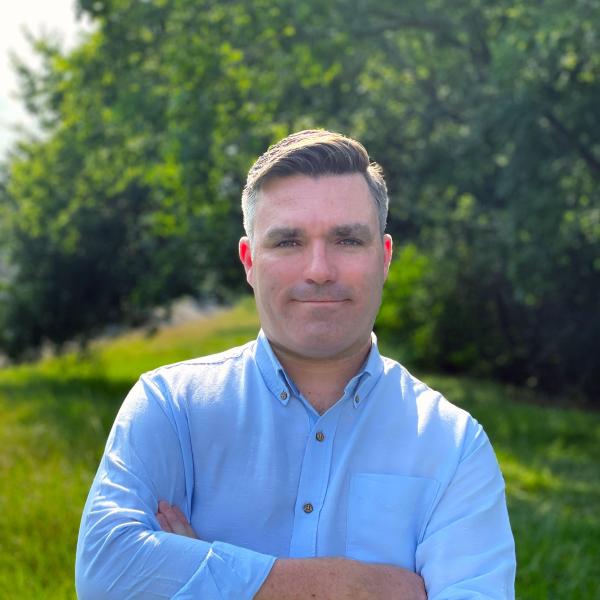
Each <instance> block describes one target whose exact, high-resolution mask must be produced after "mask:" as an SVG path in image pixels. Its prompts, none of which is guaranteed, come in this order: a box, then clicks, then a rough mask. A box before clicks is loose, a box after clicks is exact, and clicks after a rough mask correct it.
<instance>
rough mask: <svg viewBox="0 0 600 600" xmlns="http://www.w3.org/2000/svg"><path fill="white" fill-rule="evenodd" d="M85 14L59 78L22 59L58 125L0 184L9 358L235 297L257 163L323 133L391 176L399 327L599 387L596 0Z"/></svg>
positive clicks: (435, 342)
mask: <svg viewBox="0 0 600 600" xmlns="http://www.w3.org/2000/svg"><path fill="white" fill-rule="evenodd" d="M78 6H79V10H80V11H81V12H83V13H86V14H87V15H89V16H90V17H92V18H93V20H94V21H95V23H96V25H97V29H96V31H95V32H94V33H91V34H90V35H89V37H88V39H87V40H86V41H85V42H84V43H83V44H82V45H81V46H80V47H79V48H77V49H76V50H74V51H73V52H71V53H69V54H65V53H63V52H61V51H60V49H59V48H57V47H56V46H54V45H52V44H51V43H50V42H48V41H44V40H39V41H37V42H36V44H37V49H38V52H39V54H40V56H42V57H43V59H44V66H43V68H42V69H41V71H39V72H34V71H32V70H31V69H28V68H27V67H26V66H24V65H18V69H19V73H20V75H21V78H22V82H23V86H22V87H23V94H24V99H25V102H26V104H27V106H28V107H29V108H30V110H32V111H33V112H34V113H35V114H37V115H38V117H39V118H40V120H41V122H42V124H43V126H44V127H45V134H44V136H42V138H41V139H31V140H24V141H23V142H22V143H21V144H20V146H19V147H18V148H17V149H16V150H15V153H14V155H13V157H12V158H11V160H10V161H9V163H8V164H7V165H6V169H5V174H4V175H3V176H2V177H1V179H2V185H1V186H0V218H1V220H2V225H1V226H0V228H1V229H2V231H1V238H0V240H1V241H0V247H1V249H0V280H1V281H2V283H1V284H0V346H1V347H2V348H4V351H5V352H8V353H9V354H10V355H11V356H15V357H18V356H23V355H25V354H26V353H27V351H28V350H29V349H31V348H37V347H39V346H40V345H41V344H43V342H44V341H50V342H52V343H54V344H58V345H60V344H62V343H63V342H64V341H66V340H69V339H72V338H74V337H80V338H81V339H86V338H87V337H89V336H90V335H93V334H94V333H95V331H96V330H97V329H98V328H99V327H101V326H102V324H104V323H106V322H109V321H110V322H113V321H120V320H127V321H129V322H139V321H141V320H143V319H145V318H146V317H147V315H148V313H149V310H150V308H151V307H152V306H155V305H157V304H162V303H164V302H167V301H168V300H169V299H171V298H173V297H175V296H178V295H180V294H182V293H194V294H196V295H199V296H212V297H216V298H224V297H229V296H231V295H232V294H235V293H237V292H238V291H239V290H241V288H242V287H243V278H242V277H241V269H240V268H239V266H238V265H237V259H236V255H235V250H234V249H235V246H236V242H237V238H238V237H239V235H240V234H241V233H242V231H241V217H240V209H239V197H240V191H241V188H242V185H243V181H244V177H245V173H246V170H247V168H248V167H249V165H250V164H251V162H252V160H253V159H254V158H255V157H256V155H257V154H258V153H259V152H261V151H262V150H264V148H265V147H266V146H267V145H268V144H269V143H271V142H273V141H274V140H276V139H278V138H280V137H282V136H283V135H285V134H287V133H288V132H290V131H292V130H296V129H300V128H304V127H312V126H324V127H329V128H332V129H337V130H342V131H344V132H346V133H348V134H350V135H354V136H356V137H358V138H359V139H361V141H363V142H364V143H365V145H366V146H367V147H368V148H369V150H370V152H371V153H372V156H373V158H374V159H375V160H377V161H378V162H380V163H382V164H383V165H384V167H385V168H386V173H387V179H388V182H389V187H390V190H391V192H392V206H391V220H390V224H389V228H390V231H391V233H393V234H394V235H395V236H396V238H397V239H398V240H399V241H400V242H401V243H402V245H404V244H407V243H408V244H411V246H410V247H411V248H414V250H411V252H414V253H416V254H415V255H414V256H412V255H410V254H405V253H402V256H401V259H400V263H399V265H398V266H397V267H393V269H392V276H391V279H390V285H391V287H393V288H394V292H393V293H389V294H388V295H387V296H388V299H390V300H392V301H393V302H396V303H397V304H398V308H397V315H396V317H394V315H393V311H391V312H390V311H388V312H387V313H384V314H383V315H382V321H381V322H382V323H384V322H385V327H381V332H382V334H383V335H390V336H395V337H396V338H397V339H403V340H406V342H407V343H406V346H407V351H408V352H410V357H412V358H414V359H415V360H416V361H418V362H419V363H420V364H424V365H430V366H436V367H437V368H444V369H449V370H458V369H460V370H464V369H468V370H471V371H473V372H477V373H485V374H493V375H495V376H498V377H500V378H503V379H506V380H509V381H513V382H518V383H523V382H527V383H528V385H531V386H534V387H535V386H538V387H543V388H545V389H548V390H555V391H561V390H562V391H569V392H571V391H573V392H574V393H577V394H580V393H584V394H587V396H588V397H589V398H592V399H594V398H598V397H599V396H600V395H599V393H598V392H599V390H600V369H598V367H597V355H598V344H597V340H598V339H599V338H600V314H599V313H598V310H597V299H598V297H600V259H599V258H598V257H599V256H600V208H599V206H600V198H599V195H600V192H599V191H598V190H599V189H600V187H599V185H598V183H599V179H600V148H599V146H598V140H600V121H599V119H598V110H597V98H598V97H600V77H599V75H600V36H599V35H598V31H597V27H595V24H596V23H597V22H600V5H599V4H598V3H597V2H595V1H594V0H575V1H572V0H568V1H567V0H550V1H548V2H544V3H524V2H522V1H519V0H501V1H499V2H493V3H489V2H481V1H479V0H461V1H458V2H457V1H456V0H452V1H451V0H426V1H422V0H419V1H418V2H417V1H416V0H409V1H405V2H402V3H398V2H392V1H391V0H378V2H375V1H374V0H368V1H365V2H360V3H355V2H352V3H351V2H349V1H348V0H335V1H333V2H326V3H323V2H317V0H300V1H298V0H283V1H279V2H273V1H272V0H258V1H256V2H252V3H248V2H239V1H232V2H227V3H214V2H209V1H207V0H196V1H194V2H190V1H188V0H153V1H148V2H134V1H132V0H111V1H108V0H106V1H102V2H96V1H93V2H92V1H88V0H85V1H84V0H80V1H79V3H78ZM417 257H420V258H418V260H417ZM413 259H414V260H417V265H416V266H415V269H416V270H417V271H418V272H419V273H421V274H422V277H421V276H419V277H417V274H418V273H417V272H413V271H411V270H410V269H409V266H410V262H411V261H412V260H413ZM419 261H421V262H419ZM423 261H424V262H423ZM2 265H6V267H5V268H3V267H2ZM407 269H408V270H407ZM399 271H401V272H402V273H403V274H395V273H397V272H399ZM410 273H412V275H411V276H410V277H409V274H410ZM394 280H395V281H396V282H395V283H394ZM405 285H409V286H410V288H411V289H414V291H415V298H414V299H410V298H408V296H407V295H406V293H407V292H406V291H405V290H404V289H402V287H403V286H405ZM394 318H396V322H394Z"/></svg>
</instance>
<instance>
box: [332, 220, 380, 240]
mask: <svg viewBox="0 0 600 600" xmlns="http://www.w3.org/2000/svg"><path fill="white" fill-rule="evenodd" d="M332 233H333V235H335V236H336V237H357V238H360V239H363V240H365V241H369V240H372V239H373V232H372V231H371V228H370V227H369V226H368V225H365V224H364V223H350V224H348V225H338V226H337V227H334V228H333V230H332Z"/></svg>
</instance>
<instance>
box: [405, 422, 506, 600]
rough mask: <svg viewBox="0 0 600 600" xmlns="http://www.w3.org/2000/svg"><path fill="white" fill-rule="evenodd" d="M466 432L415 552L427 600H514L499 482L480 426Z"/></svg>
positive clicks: (502, 484)
mask: <svg viewBox="0 0 600 600" xmlns="http://www.w3.org/2000/svg"><path fill="white" fill-rule="evenodd" d="M470 431H471V435H470V441H468V442H467V443H466V444H465V447H464V449H463V453H462V457H461V460H460V462H459V463H458V466H457V469H456V472H455V474H454V477H453V478H452V480H451V482H450V484H449V485H448V487H447V488H446V489H445V490H444V491H443V493H442V495H441V497H440V498H439V501H438V503H437V505H436V506H435V509H434V510H433V512H432V514H431V517H430V519H429V522H428V524H427V527H426V528H425V531H424V534H423V536H422V539H421V542H420V544H419V545H418V547H417V552H416V567H417V572H418V573H420V574H421V576H422V577H423V579H424V581H425V586H426V589H427V595H428V600H458V599H461V600H465V599H469V600H479V599H481V600H483V599H489V600H491V599H494V600H496V599H497V600H511V599H514V580H515V569H516V560H515V547H514V540H513V536H512V532H511V528H510V523H509V520H508V512H507V509H506V499H505V493H504V480H503V478H502V474H501V472H500V468H499V467H498V462H497V461H496V457H495V455H494V452H493V450H492V447H491V445H490V443H489V440H488V438H487V436H486V434H485V432H484V431H483V429H482V427H481V425H479V424H478V423H477V422H475V421H473V422H472V423H471V427H470Z"/></svg>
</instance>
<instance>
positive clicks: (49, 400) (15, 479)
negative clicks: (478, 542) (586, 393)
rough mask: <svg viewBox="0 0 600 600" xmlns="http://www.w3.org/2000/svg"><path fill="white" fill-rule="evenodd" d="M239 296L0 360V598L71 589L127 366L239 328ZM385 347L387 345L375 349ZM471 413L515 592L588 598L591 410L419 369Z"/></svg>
mask: <svg viewBox="0 0 600 600" xmlns="http://www.w3.org/2000/svg"><path fill="white" fill-rule="evenodd" d="M256 330H257V320H256V316H255V314H254V311H253V309H252V306H251V304H249V303H245V304H241V305H239V306H238V307H236V308H235V309H234V310H232V311H227V312H225V311H223V312H216V313H213V314H211V315H209V316H207V317H206V318H201V319H198V320H197V321H193V322H188V323H185V324H183V325H179V326H176V327H170V328H165V329H163V330H161V331H159V332H158V333H157V334H156V335H154V336H153V337H147V336H145V335H144V334H143V333H141V332H137V333H130V334H127V335H124V336H122V337H119V338H116V339H114V340H111V341H104V342H98V343H97V344H95V345H94V346H93V347H92V348H91V349H90V351H89V352H88V353H87V354H86V355H85V356H84V357H82V356H76V355H67V356H64V357H62V358H59V359H57V358H54V359H48V360H45V361H42V362H40V363H38V364H35V365H31V366H22V367H18V368H9V369H3V370H0V447H1V450H0V515H1V518H0V598H2V599H7V600H8V599H13V598H15V599H17V598H18V599H21V598H23V599H32V598H40V599H42V598H43V599H45V598H48V599H50V598H51V599H65V598H74V597H75V594H74V589H73V565H74V555H75V543H76V537H77V529H78V526H79V517H80V514H81V510H82V507H83V503H84V501H85V497H86V494H87V491H88V488H89V485H90V482H91V479H92V477H93V474H94V472H95V469H96V466H97V463H98V460H99V458H100V455H101V453H102V449H103V446H104V442H105V439H106V435H107V432H108V429H109V428H110V425H111V423H112V420H113V418H114V415H115V412H116V410H117V409H118V407H119V405H120V403H121V401H122V399H123V397H124V395H125V393H126V392H127V390H128V389H129V387H130V386H131V384H132V383H133V382H134V381H135V379H136V378H137V377H138V375H139V374H140V373H141V372H143V371H146V370H148V369H151V368H153V367H155V366H158V365H160V364H165V363H169V362H175V361H177V360H181V359H184V358H188V357H191V356H197V355H201V354H208V353H211V352H216V351H218V350H221V349H223V348H227V347H230V346H233V345H237V344H240V343H243V342H245V341H247V340H248V339H251V338H252V337H254V335H255V334H256ZM385 350H386V351H387V353H388V354H394V349H385ZM424 378H425V379H426V380H427V381H428V383H430V384H431V385H432V386H433V387H436V388H437V389H439V390H441V391H442V392H443V393H444V394H445V395H446V396H447V397H448V398H449V399H450V400H452V401H453V402H454V403H456V404H458V405H460V406H463V407H465V408H466V409H467V410H469V411H470V412H471V413H472V414H473V415H474V416H475V417H476V418H477V419H479V421H480V422H482V423H483V425H484V426H485V428H486V430H487V432H488V434H489V436H490V438H491V439H492V442H493V444H494V447H495V449H496V453H497V455H498V458H499V460H500V464H501V466H502V470H503V472H504V475H505V478H506V482H507V490H508V500H509V510H510V514H511V521H512V524H513V530H514V532H515V537H516V541H517V554H518V563H519V567H518V575H517V597H518V598H521V599H531V600H533V599H546V598H550V599H554V598H556V599H568V598H590V599H592V598H600V415H598V414H588V413H583V412H580V411H575V410H564V409H545V408H542V407H540V406H536V405H532V404H527V403H526V402H525V400H526V399H527V396H526V394H525V393H524V392H522V391H520V390H518V389H513V388H509V387H502V386H499V385H497V384H492V383H489V382H485V381H478V380H468V379H464V378H453V377H452V378H451V377H441V376H430V377H428V376H424Z"/></svg>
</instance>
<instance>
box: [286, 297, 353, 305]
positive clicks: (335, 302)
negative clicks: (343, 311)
mask: <svg viewBox="0 0 600 600" xmlns="http://www.w3.org/2000/svg"><path fill="white" fill-rule="evenodd" d="M294 302H299V303H300V304H317V305H327V304H343V303H344V302H349V299H347V298H344V299H343V300H294Z"/></svg>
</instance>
